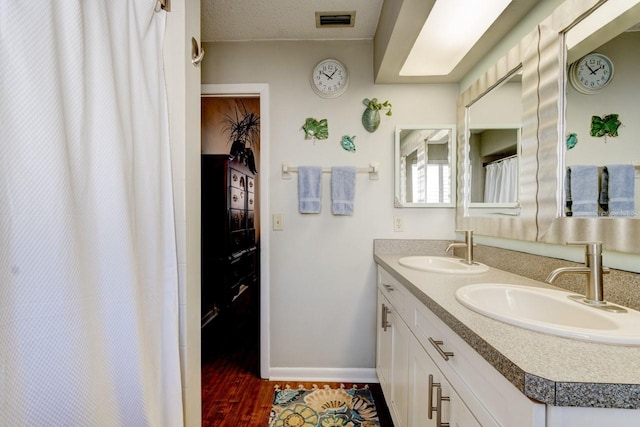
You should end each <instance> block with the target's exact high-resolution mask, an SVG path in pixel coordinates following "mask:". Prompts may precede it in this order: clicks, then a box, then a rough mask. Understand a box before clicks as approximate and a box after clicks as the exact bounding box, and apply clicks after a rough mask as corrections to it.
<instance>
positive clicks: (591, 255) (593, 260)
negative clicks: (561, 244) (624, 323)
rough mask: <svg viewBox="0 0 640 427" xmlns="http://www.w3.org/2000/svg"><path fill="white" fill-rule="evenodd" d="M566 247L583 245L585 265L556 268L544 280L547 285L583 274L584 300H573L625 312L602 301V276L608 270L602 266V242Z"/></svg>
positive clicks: (577, 243)
mask: <svg viewBox="0 0 640 427" xmlns="http://www.w3.org/2000/svg"><path fill="white" fill-rule="evenodd" d="M567 244H568V245H585V265H584V266H581V267H561V268H556V269H555V270H553V271H552V272H551V273H549V276H548V277H547V279H546V282H547V283H551V284H553V282H554V281H555V280H556V278H558V276H561V275H563V274H566V273H575V274H584V275H586V276H587V287H586V292H585V295H584V298H582V297H581V296H580V297H577V298H574V299H576V300H578V301H579V302H582V303H584V304H586V305H590V306H593V307H597V308H602V309H605V310H609V311H618V312H621V311H626V310H625V309H623V308H622V307H618V306H616V305H611V304H608V303H607V302H606V301H605V300H604V278H603V276H604V274H606V273H609V269H608V268H606V267H603V266H602V242H567Z"/></svg>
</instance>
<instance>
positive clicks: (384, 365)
mask: <svg viewBox="0 0 640 427" xmlns="http://www.w3.org/2000/svg"><path fill="white" fill-rule="evenodd" d="M377 318H378V333H377V349H376V371H377V373H378V378H379V380H380V385H381V387H382V392H383V393H384V395H385V400H386V401H387V405H388V406H389V411H390V412H391V417H392V418H393V422H394V425H395V427H405V426H406V425H407V392H408V379H409V377H408V372H409V371H408V362H409V359H408V350H409V336H410V332H409V328H408V327H407V325H406V324H405V323H404V322H403V321H402V319H401V318H400V316H398V315H397V314H396V313H395V308H394V307H393V306H391V304H390V303H389V300H388V299H387V298H386V297H385V296H384V295H382V293H381V292H380V291H378V314H377Z"/></svg>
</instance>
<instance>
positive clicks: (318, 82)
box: [311, 59, 349, 98]
mask: <svg viewBox="0 0 640 427" xmlns="http://www.w3.org/2000/svg"><path fill="white" fill-rule="evenodd" d="M348 84H349V74H348V73H347V68H346V67H345V66H344V64H342V63H341V62H340V61H337V60H335V59H325V60H323V61H320V62H319V63H318V65H316V66H315V68H314V69H313V74H312V75H311V87H312V88H313V91H314V92H315V93H316V94H318V95H320V96H322V97H324V98H333V97H336V96H340V95H342V94H343V93H344V91H346V90H347V85H348Z"/></svg>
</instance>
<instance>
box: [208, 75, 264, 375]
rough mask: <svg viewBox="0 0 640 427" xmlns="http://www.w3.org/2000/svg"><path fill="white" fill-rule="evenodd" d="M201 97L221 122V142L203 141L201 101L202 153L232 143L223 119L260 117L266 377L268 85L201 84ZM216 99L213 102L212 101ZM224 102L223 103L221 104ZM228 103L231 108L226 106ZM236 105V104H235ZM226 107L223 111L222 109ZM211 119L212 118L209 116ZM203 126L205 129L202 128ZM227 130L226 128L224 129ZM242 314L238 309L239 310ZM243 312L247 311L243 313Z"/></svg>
mask: <svg viewBox="0 0 640 427" xmlns="http://www.w3.org/2000/svg"><path fill="white" fill-rule="evenodd" d="M201 94H202V100H203V101H205V102H212V105H216V104H217V106H214V107H213V111H214V113H215V110H216V109H218V113H222V116H221V117H222V119H221V120H222V121H223V123H222V124H220V123H218V125H217V126H216V127H217V128H218V130H217V131H214V133H215V132H217V133H218V134H221V135H218V136H221V137H222V138H223V139H222V142H221V143H220V142H217V143H212V144H211V145H210V144H209V142H206V143H205V139H206V138H208V137H207V136H205V135H207V134H208V132H209V129H208V128H209V125H206V124H205V121H207V122H208V121H209V120H211V117H209V112H208V110H209V106H205V105H204V103H203V109H202V126H203V130H202V140H203V145H202V150H203V151H202V154H203V155H204V154H206V153H220V154H226V155H229V153H230V151H231V146H232V143H231V144H229V143H228V142H227V139H226V138H227V137H228V136H227V135H225V132H224V131H223V128H224V127H225V126H224V119H225V118H227V119H228V118H231V119H236V112H237V113H238V116H237V118H240V119H242V117H243V116H244V114H245V113H251V112H253V113H257V114H259V119H260V131H259V147H258V150H255V149H254V151H258V152H257V153H255V152H254V155H255V169H256V170H257V174H256V175H255V176H256V190H255V199H256V202H257V209H256V211H255V219H254V221H255V224H256V242H257V245H256V246H257V248H258V249H257V251H258V252H257V256H256V260H257V268H256V271H257V272H258V273H257V274H258V278H257V283H258V284H259V286H256V289H254V290H253V291H254V297H255V298H256V301H257V306H258V311H259V318H258V319H257V321H258V322H259V325H256V327H258V328H259V331H258V335H259V348H260V362H259V365H260V366H259V375H260V377H262V378H268V377H269V329H268V325H269V322H268V319H269V299H268V295H269V234H270V230H269V227H267V226H265V225H267V224H269V221H268V212H269V209H268V201H269V198H268V188H269V186H268V177H269V165H268V162H267V160H266V159H268V158H269V156H268V153H269V141H268V135H269V110H268V108H269V107H268V106H269V99H268V95H269V94H268V85H266V84H247V85H202V88H201ZM214 99H217V102H216V101H214ZM225 105H226V107H225ZM229 107H231V108H229ZM236 107H237V108H236ZM225 109H226V112H225ZM213 121H214V123H215V118H214V119H213ZM205 126H207V130H205ZM227 132H228V131H227ZM205 221H206V218H204V217H203V218H202V223H203V224H204V222H205ZM241 314H242V313H241ZM245 314H247V313H245ZM207 339H209V338H208V337H204V336H203V342H202V347H203V349H205V347H206V345H207V343H206V341H205V340H207Z"/></svg>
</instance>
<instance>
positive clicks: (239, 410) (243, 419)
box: [202, 309, 393, 427]
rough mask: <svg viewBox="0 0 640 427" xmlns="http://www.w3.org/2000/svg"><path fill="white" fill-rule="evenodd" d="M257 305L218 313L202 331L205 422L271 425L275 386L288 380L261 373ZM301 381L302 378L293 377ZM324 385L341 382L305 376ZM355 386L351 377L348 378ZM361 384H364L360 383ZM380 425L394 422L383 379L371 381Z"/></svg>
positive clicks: (207, 425) (212, 425)
mask: <svg viewBox="0 0 640 427" xmlns="http://www.w3.org/2000/svg"><path fill="white" fill-rule="evenodd" d="M256 311H257V310H250V309H248V310H244V312H243V311H242V310H239V311H238V312H237V313H235V318H234V319H233V320H232V319H229V318H228V319H224V318H220V319H215V320H216V321H217V320H220V321H219V322H214V324H212V325H211V326H212V327H211V328H209V327H207V328H205V330H203V334H202V426H203V427H253V426H256V427H258V426H260V427H262V426H264V427H266V426H267V423H268V421H269V412H270V411H271V399H272V398H273V388H274V386H275V385H276V384H279V385H280V386H281V387H284V386H285V383H283V382H278V381H267V380H263V379H261V378H260V373H259V366H260V346H259V329H258V321H259V316H258V314H257V313H256ZM289 384H290V385H291V387H298V385H299V384H300V383H298V382H296V383H289ZM301 384H302V385H303V386H304V387H305V388H311V387H312V385H313V384H317V385H318V387H322V386H323V385H325V384H328V385H330V386H332V387H339V386H340V384H339V383H322V382H313V383H311V382H303V383H301ZM344 385H345V386H346V387H351V386H352V385H353V384H352V383H344ZM357 385H358V387H362V386H364V384H357ZM369 388H370V389H371V391H372V394H373V398H374V400H375V403H376V407H377V409H378V417H379V419H380V425H381V427H392V426H393V423H392V422H391V418H390V416H389V411H388V409H387V406H386V405H385V403H384V399H383V397H382V391H381V390H380V386H379V384H369Z"/></svg>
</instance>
